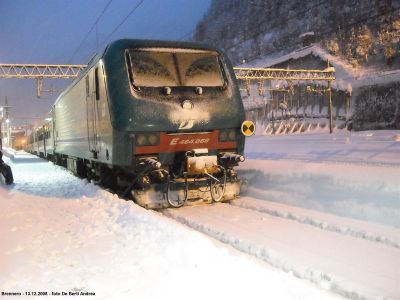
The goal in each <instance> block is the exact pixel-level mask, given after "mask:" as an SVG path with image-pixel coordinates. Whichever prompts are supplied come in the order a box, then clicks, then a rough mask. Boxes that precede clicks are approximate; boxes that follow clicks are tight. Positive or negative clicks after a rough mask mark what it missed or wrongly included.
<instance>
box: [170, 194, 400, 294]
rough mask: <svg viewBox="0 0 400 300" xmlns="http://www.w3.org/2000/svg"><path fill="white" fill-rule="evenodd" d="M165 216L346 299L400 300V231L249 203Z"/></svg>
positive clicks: (246, 200) (196, 208)
mask: <svg viewBox="0 0 400 300" xmlns="http://www.w3.org/2000/svg"><path fill="white" fill-rule="evenodd" d="M163 214H164V215H166V216H168V217H170V218H173V219H175V220H176V221H178V222H180V223H182V224H185V225H187V226H189V227H191V228H193V229H195V230H197V231H200V232H202V233H203V234H206V235H208V236H210V237H212V238H214V239H216V240H218V241H221V242H223V243H226V244H229V245H231V246H232V247H234V248H236V249H238V250H240V251H242V252H244V253H246V254H248V255H251V256H254V257H256V258H257V259H260V260H262V261H265V262H267V263H269V264H270V265H272V266H273V267H276V268H278V269H281V270H283V271H285V272H289V273H291V274H293V275H294V276H296V277H298V278H302V279H305V280H308V281H311V282H312V283H314V284H317V285H318V286H319V287H321V288H323V289H325V290H330V291H331V292H334V293H336V294H339V295H341V296H344V297H346V298H350V299H376V298H380V299H381V298H382V299H398V298H400V285H399V278H400V268H399V266H400V230H399V229H396V228H392V227H389V226H383V225H379V224H372V223H368V222H364V221H357V220H353V219H347V218H342V217H337V216H334V215H330V214H325V213H320V212H316V211H312V210H307V209H301V208H297V207H292V206H288V205H283V204H278V203H273V202H268V201H262V200H258V199H255V198H251V197H243V198H241V199H238V200H235V201H233V202H232V204H224V203H218V204H215V205H211V206H194V207H183V208H180V209H166V210H163Z"/></svg>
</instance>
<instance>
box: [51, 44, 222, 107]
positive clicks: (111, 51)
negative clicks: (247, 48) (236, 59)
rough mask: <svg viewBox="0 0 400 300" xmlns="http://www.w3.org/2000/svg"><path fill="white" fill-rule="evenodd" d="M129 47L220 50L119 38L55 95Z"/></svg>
mask: <svg viewBox="0 0 400 300" xmlns="http://www.w3.org/2000/svg"><path fill="white" fill-rule="evenodd" d="M130 48H179V49H199V50H210V51H217V52H220V53H221V51H220V50H219V49H218V48H216V47H212V46H210V45H207V44H203V43H196V42H182V41H163V40H141V39H119V40H115V41H113V42H111V43H109V44H108V45H107V46H106V47H105V48H104V49H103V50H101V52H100V53H98V54H96V55H94V56H93V57H92V59H91V60H90V61H89V63H88V65H87V67H86V68H85V69H84V70H83V71H82V72H81V73H80V74H79V75H78V77H77V78H76V79H75V80H74V81H73V82H72V83H71V84H70V85H69V86H68V87H67V88H66V89H65V90H64V91H63V92H62V93H61V94H60V95H59V96H58V97H57V100H56V101H55V103H57V102H58V99H59V98H60V97H62V96H63V95H64V94H65V93H67V92H68V91H69V90H70V89H71V88H72V87H73V86H74V85H75V84H76V83H77V82H78V81H80V80H81V79H82V78H83V77H85V76H86V74H87V72H88V71H89V70H90V69H91V68H92V67H93V66H94V65H96V64H97V62H98V61H99V60H100V59H102V58H104V57H106V56H108V57H112V56H113V55H115V54H117V53H118V54H119V53H120V51H121V50H124V49H130Z"/></svg>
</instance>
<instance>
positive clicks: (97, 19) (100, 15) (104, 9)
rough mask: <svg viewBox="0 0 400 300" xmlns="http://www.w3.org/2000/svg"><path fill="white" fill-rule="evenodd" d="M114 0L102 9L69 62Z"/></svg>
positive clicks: (110, 0)
mask: <svg viewBox="0 0 400 300" xmlns="http://www.w3.org/2000/svg"><path fill="white" fill-rule="evenodd" d="M112 1H113V0H109V1H108V2H107V4H106V6H105V7H104V8H103V10H102V11H101V13H100V14H99V15H98V16H97V18H96V21H95V22H94V24H93V25H92V27H91V28H90V30H89V31H88V32H87V33H86V35H85V36H84V37H83V39H82V41H81V42H80V44H79V46H78V47H77V48H76V50H75V51H74V53H73V54H72V55H71V57H70V59H69V60H68V63H70V62H71V60H72V59H73V58H74V56H75V55H76V54H77V53H78V51H79V50H80V49H81V47H82V46H83V44H84V43H85V41H86V39H87V38H88V37H89V35H90V34H91V33H92V31H93V29H95V28H96V27H97V24H98V23H99V21H100V19H101V17H102V16H103V15H104V14H105V12H106V10H107V9H108V7H109V6H110V4H111V2H112Z"/></svg>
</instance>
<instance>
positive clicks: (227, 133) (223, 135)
mask: <svg viewBox="0 0 400 300" xmlns="http://www.w3.org/2000/svg"><path fill="white" fill-rule="evenodd" d="M234 140H236V130H235V129H223V130H220V132H219V141H220V142H230V141H234Z"/></svg>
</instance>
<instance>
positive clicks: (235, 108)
mask: <svg viewBox="0 0 400 300" xmlns="http://www.w3.org/2000/svg"><path fill="white" fill-rule="evenodd" d="M244 118H245V113H244V108H243V103H242V100H241V97H240V92H239V89H238V85H237V83H236V78H235V74H234V72H233V68H232V66H231V64H230V62H229V60H228V58H227V57H226V56H225V54H224V53H222V52H221V51H219V50H218V49H215V48H213V47H210V46H206V45H202V44H197V43H189V42H170V41H150V40H131V39H122V40H117V41H115V42H113V43H111V44H109V45H108V46H107V47H106V48H105V50H104V51H103V52H102V53H101V54H100V55H98V56H96V57H95V58H93V59H92V61H91V62H90V63H89V64H88V67H87V68H86V69H85V70H84V71H83V72H82V73H81V74H80V76H79V77H78V78H77V79H76V80H75V81H74V82H73V83H72V84H71V86H69V87H68V88H67V89H66V90H65V91H64V92H63V93H62V94H61V95H60V96H59V97H58V99H57V100H56V102H55V104H54V106H53V108H52V110H51V113H50V118H49V119H50V120H51V121H50V123H51V126H50V125H48V126H47V127H46V128H51V130H52V132H51V133H50V134H48V136H49V137H51V142H50V143H52V145H51V158H52V159H54V161H55V162H56V163H57V164H59V165H63V166H65V167H67V168H68V169H70V170H71V171H73V172H74V173H76V174H77V175H79V176H82V177H87V178H89V179H93V180H97V181H100V182H101V183H102V184H103V185H105V186H113V187H118V188H119V189H120V191H121V193H122V194H123V195H124V196H126V195H127V194H130V195H131V196H132V197H133V199H134V201H136V202H137V203H138V204H139V205H142V206H144V207H147V208H162V207H169V206H173V207H179V206H182V205H185V204H194V203H199V202H200V203H210V202H212V201H227V200H232V199H234V198H235V197H237V196H238V195H239V194H240V186H241V182H240V180H239V178H238V177H237V172H236V171H235V169H234V167H235V166H237V165H238V163H240V162H242V161H244V156H243V151H244V141H245V140H244V136H243V135H242V134H241V125H242V122H243V121H244ZM44 144H46V143H44ZM33 148H34V147H33Z"/></svg>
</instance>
